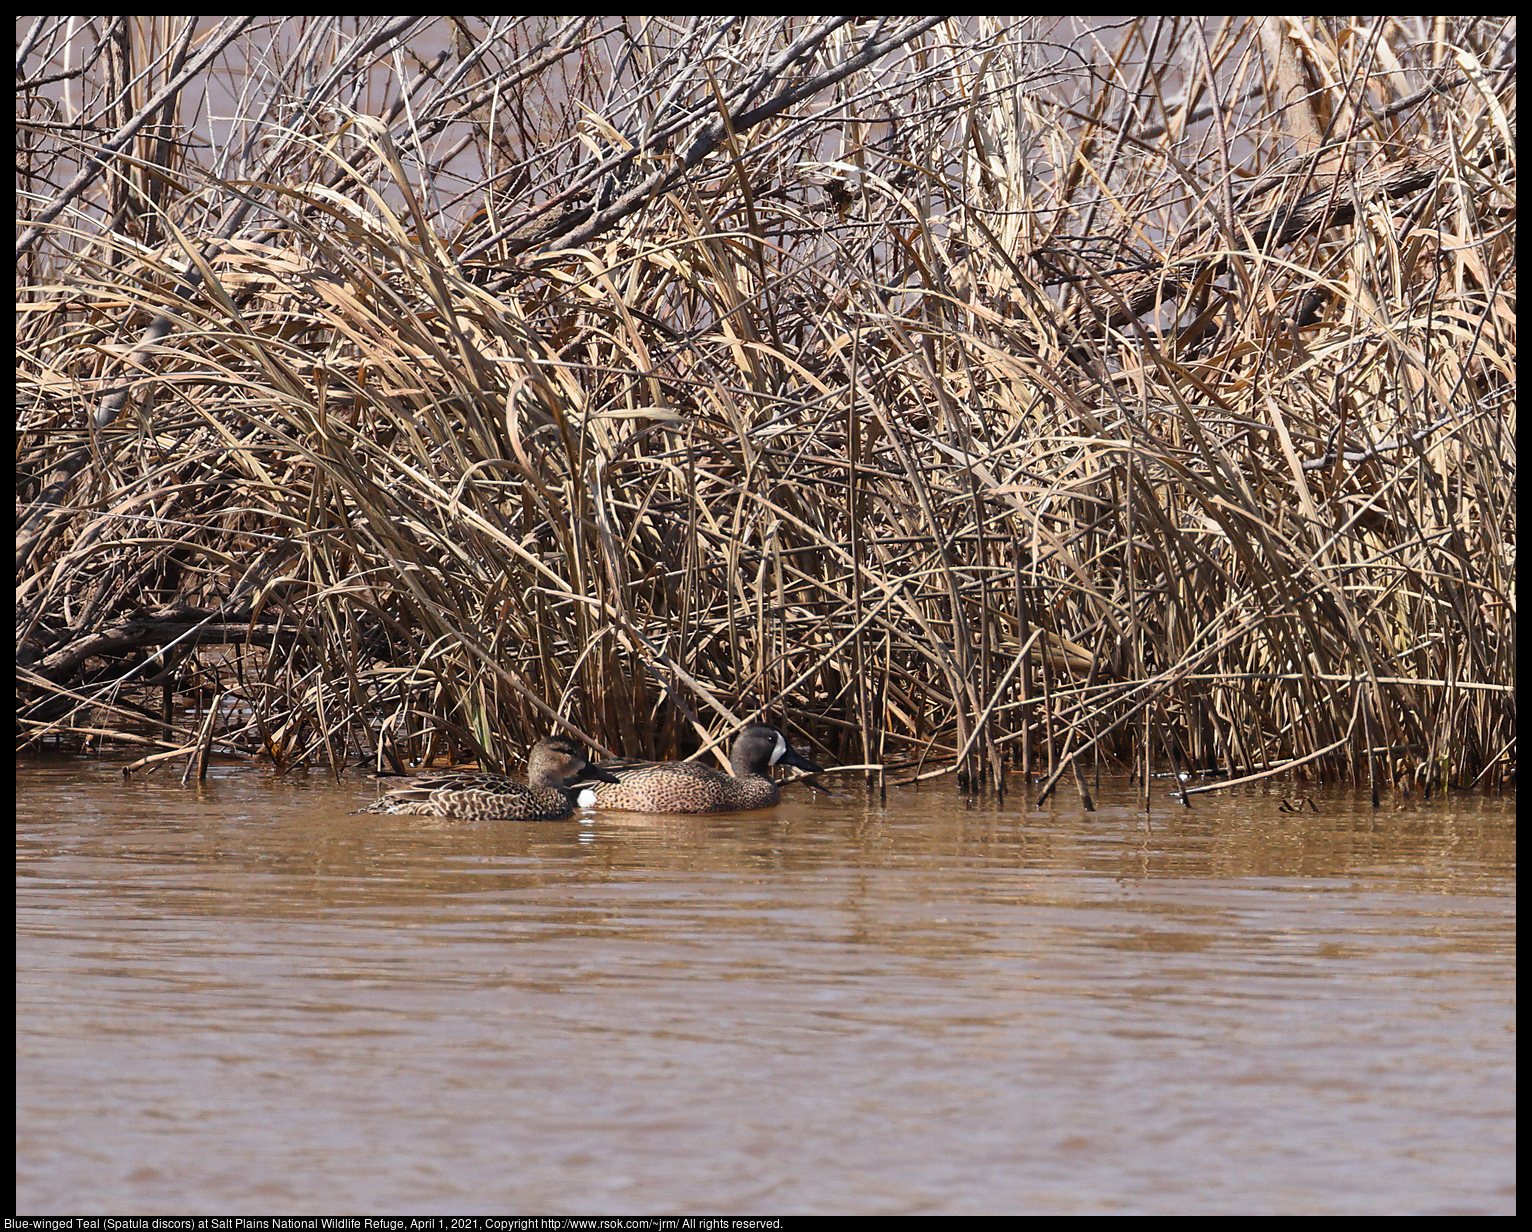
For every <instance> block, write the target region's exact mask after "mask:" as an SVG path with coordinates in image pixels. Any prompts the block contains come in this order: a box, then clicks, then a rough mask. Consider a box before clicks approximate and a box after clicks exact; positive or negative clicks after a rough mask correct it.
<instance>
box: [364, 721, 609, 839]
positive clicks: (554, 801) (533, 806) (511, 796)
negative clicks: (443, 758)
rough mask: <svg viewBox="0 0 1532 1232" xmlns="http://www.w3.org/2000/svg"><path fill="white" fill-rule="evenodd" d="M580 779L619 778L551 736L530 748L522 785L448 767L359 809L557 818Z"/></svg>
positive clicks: (469, 817) (467, 817) (475, 817)
mask: <svg viewBox="0 0 1532 1232" xmlns="http://www.w3.org/2000/svg"><path fill="white" fill-rule="evenodd" d="M581 779H601V780H603V781H605V782H608V783H616V782H617V781H618V780H617V776H616V775H614V774H608V773H607V772H606V771H604V770H602V769H600V768H599V767H597V766H593V765H591V764H590V762H588V761H587V760H586V759H585V750H584V749H582V748H581V747H580V746H579V745H578V744H576V743H574V741H572V740H566V739H564V738H563V737H562V736H552V737H550V738H548V739H547V740H539V741H538V742H537V743H536V744H534V745H533V746H532V753H531V755H530V756H529V757H528V758H527V781H526V782H525V783H518V782H517V781H516V780H515V779H508V778H506V777H505V775H503V774H482V773H479V772H478V771H467V772H454V771H450V770H449V771H445V772H444V773H441V774H426V775H421V776H420V777H419V778H412V779H408V780H406V781H405V783H404V785H403V786H400V787H396V788H394V789H393V790H392V791H390V792H389V793H388V794H387V795H386V796H384V797H383V798H382V799H381V800H377V801H375V802H374V803H372V804H369V805H368V806H367V807H366V808H364V809H361V810H359V811H360V812H363V813H415V814H417V815H420V816H424V817H459V818H462V819H463V820H464V821H559V820H561V819H562V818H565V817H568V816H569V815H570V814H572V813H573V812H574V806H575V793H574V792H573V791H571V790H569V788H568V786H567V784H569V783H575V782H579V781H580V780H581Z"/></svg>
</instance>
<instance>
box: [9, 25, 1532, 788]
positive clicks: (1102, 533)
mask: <svg viewBox="0 0 1532 1232" xmlns="http://www.w3.org/2000/svg"><path fill="white" fill-rule="evenodd" d="M79 20H80V19H69V18H51V19H40V20H39V22H38V24H37V25H36V26H35V27H33V28H32V29H30V30H28V31H25V32H23V41H22V46H21V48H20V51H21V53H22V58H21V59H20V60H19V63H21V64H22V66H23V67H22V71H21V73H20V76H21V77H22V78H23V79H24V84H23V87H22V89H21V92H20V108H21V120H20V123H21V128H20V134H21V136H20V145H21V147H22V148H21V150H20V153H19V159H20V166H21V168H22V172H21V179H20V183H21V186H22V187H21V195H20V197H19V204H20V210H21V215H22V223H23V231H22V239H21V242H20V244H19V251H20V258H19V260H20V263H19V267H18V269H19V273H18V289H17V296H18V307H19V310H20V324H19V343H18V347H19V349H18V386H19V389H18V397H19V412H18V414H19V422H20V429H21V435H20V438H19V446H18V454H17V458H18V461H17V466H18V470H17V483H18V489H19V494H20V500H21V508H20V520H19V529H18V540H17V543H18V548H17V570H18V572H17V582H18V595H19V603H18V622H19V639H18V647H19V650H18V683H19V710H18V716H19V717H18V732H19V740H20V742H21V743H22V744H23V745H25V744H35V743H37V742H39V741H45V740H58V739H69V740H79V739H82V738H90V739H99V738H103V737H108V738H119V739H130V740H131V739H137V740H141V741H143V742H144V743H146V744H149V745H151V746H153V747H158V748H164V749H181V748H183V747H184V746H186V745H188V744H189V743H191V742H193V741H194V739H195V738H196V737H197V725H198V723H199V722H200V713H199V708H200V709H201V710H205V709H206V708H207V707H209V706H211V707H213V709H214V711H215V715H214V717H215V720H216V722H214V723H209V724H208V725H207V729H206V731H205V732H204V733H203V735H204V737H205V739H206V740H209V741H212V740H216V742H217V744H218V746H219V747H223V748H225V749H237V750H244V751H246V752H261V753H264V754H265V755H268V756H270V757H272V758H274V759H276V760H277V761H278V762H279V763H281V764H292V763H294V762H299V761H306V760H314V759H319V760H323V761H327V762H328V763H330V764H332V765H335V766H337V767H339V766H340V765H341V764H343V763H344V762H345V761H346V760H347V759H353V758H356V757H357V756H359V755H360V756H365V757H368V758H371V757H373V756H375V755H377V754H378V753H379V752H382V753H383V754H385V755H397V756H398V757H400V758H405V757H410V758H425V757H435V758H442V757H455V758H478V759H480V760H482V761H485V762H487V763H490V764H511V763H514V762H515V760H516V759H517V757H518V750H519V749H521V748H523V747H525V745H526V744H527V743H529V742H530V741H531V740H532V739H535V738H536V736H537V735H539V734H542V733H543V732H545V731H547V730H548V729H550V728H552V727H556V726H562V727H564V728H565V729H567V730H569V731H570V732H572V733H574V734H576V735H578V736H580V737H581V738H583V739H585V740H587V741H588V742H590V743H591V744H592V745H594V746H595V747H596V748H597V749H599V750H603V751H620V752H622V753H624V754H628V755H634V756H642V755H660V756H670V755H676V754H683V753H686V752H689V751H691V750H693V749H695V748H696V747H697V746H698V744H699V743H701V742H707V743H713V742H716V741H719V740H727V738H728V736H729V734H730V733H731V732H732V731H734V730H736V729H737V728H738V726H739V725H741V724H743V723H745V722H748V721H750V720H752V719H755V718H757V717H760V716H765V717H767V718H768V719H770V720H773V721H778V722H781V723H783V724H784V725H786V726H787V727H788V728H789V729H790V730H791V731H793V732H795V733H802V734H803V735H804V736H806V737H808V740H809V745H810V748H811V750H812V754H813V756H814V757H815V758H816V759H817V760H820V761H821V762H825V761H827V759H828V760H829V761H838V762H842V763H858V764H861V763H877V764H882V765H884V766H887V767H889V768H890V771H892V770H894V769H895V768H898V767H903V766H909V767H911V768H912V771H913V772H929V771H931V770H938V771H948V770H951V769H956V770H957V771H958V779H959V782H960V783H961V784H962V785H963V786H965V787H967V786H972V785H975V784H977V783H978V782H980V781H985V780H988V779H989V778H990V777H991V776H996V778H998V775H999V772H1000V769H1001V767H1002V765H1003V763H1004V762H1005V761H1006V760H1007V759H1012V760H1014V762H1015V764H1016V765H1017V766H1018V768H1023V769H1025V770H1027V771H1028V772H1029V773H1032V774H1034V775H1036V776H1043V784H1044V788H1043V789H1044V792H1045V793H1046V791H1047V790H1049V789H1051V785H1052V783H1053V782H1054V781H1056V780H1057V778H1058V775H1059V774H1062V773H1065V772H1068V771H1069V770H1071V769H1072V770H1073V771H1074V772H1075V773H1076V775H1077V777H1078V775H1079V771H1080V770H1081V768H1082V767H1084V766H1085V765H1086V764H1087V761H1088V762H1089V763H1090V764H1093V765H1097V766H1103V765H1104V766H1108V767H1116V766H1121V767H1130V766H1131V767H1133V768H1134V769H1135V771H1136V772H1140V773H1146V772H1147V769H1148V767H1149V766H1151V765H1160V766H1167V765H1173V766H1176V767H1188V766H1189V767H1196V768H1217V769H1220V770H1222V771H1224V772H1226V773H1227V774H1229V775H1231V776H1233V777H1243V776H1246V775H1259V774H1264V773H1270V772H1275V771H1278V770H1282V769H1289V768H1293V767H1295V766H1296V767H1299V768H1300V769H1301V771H1302V772H1303V773H1306V774H1311V775H1314V776H1317V777H1326V776H1332V775H1346V776H1352V777H1360V778H1364V779H1370V780H1371V781H1372V783H1373V785H1374V790H1375V792H1376V790H1377V786H1378V783H1379V782H1380V781H1382V780H1384V779H1386V778H1388V777H1394V778H1395V779H1397V780H1399V781H1402V782H1404V783H1413V784H1420V785H1422V786H1426V787H1428V788H1429V787H1432V786H1437V785H1442V784H1448V783H1450V784H1455V785H1468V784H1474V783H1489V782H1497V781H1499V780H1501V779H1502V778H1504V777H1505V776H1507V775H1508V774H1509V773H1511V772H1512V770H1513V769H1514V765H1515V703H1514V662H1515V634H1514V610H1515V589H1514V568H1515V513H1514V510H1515V491H1514V475H1515V448H1514V432H1515V409H1516V402H1515V324H1516V322H1515V300H1514V292H1515V256H1514V254H1515V226H1514V217H1515V214H1514V210H1515V198H1514V194H1515V171H1514V151H1515V142H1514V123H1515V111H1514V107H1515V90H1514V86H1515V61H1514V54H1515V39H1514V30H1513V29H1510V28H1507V27H1506V26H1505V25H1504V24H1503V23H1498V22H1496V21H1495V20H1493V19H1489V18H1464V19H1448V18H1442V19H1440V20H1438V21H1436V22H1435V23H1434V24H1432V23H1431V22H1429V21H1421V22H1400V21H1391V20H1384V21H1382V22H1381V24H1379V25H1377V26H1374V27H1348V26H1345V25H1344V24H1343V23H1342V22H1341V21H1340V20H1339V19H1330V18H1324V19H1318V18H1315V19H1306V24H1304V25H1303V26H1302V27H1291V26H1288V25H1285V24H1283V23H1281V22H1280V21H1279V20H1278V19H1254V18H1238V19H1228V20H1227V21H1225V22H1223V23H1222V24H1219V23H1215V22H1211V21H1210V22H1207V23H1190V22H1189V21H1188V20H1187V19H1175V18H1138V19H1134V20H1133V21H1132V22H1131V23H1129V24H1122V25H1117V26H1113V27H1111V28H1109V29H1104V30H1100V31H1097V32H1095V33H1094V34H1087V33H1082V32H1080V31H1077V30H1075V28H1074V27H1072V26H1065V25H1056V26H1048V25H1045V24H1043V23H1041V22H1040V21H1039V20H1034V22H1033V23H1032V24H1024V25H1021V26H1008V27H1000V26H995V25H992V24H988V23H982V22H976V23H974V24H972V25H970V26H966V27H964V26H959V25H958V24H957V23H955V22H949V23H945V24H941V25H938V26H935V27H934V28H930V29H924V28H922V27H921V26H920V25H917V24H916V22H915V19H887V20H886V21H883V22H881V23H873V22H871V20H870V19H869V22H868V24H864V25H851V24H837V22H839V21H841V20H842V19H826V20H825V21H823V22H821V23H819V24H817V25H816V24H815V23H814V22H812V21H808V22H805V21H798V20H793V21H788V20H787V19H776V20H775V21H767V20H765V19H758V18H750V19H711V18H709V19H701V18H699V19H695V21H694V22H692V23H691V24H689V25H687V26H685V27H673V26H668V25H666V24H664V23H662V22H660V21H658V20H649V21H645V20H642V19H626V20H624V19H601V18H582V19H575V20H572V21H570V22H568V23H566V24H565V25H563V26H559V27H555V26H554V25H552V24H551V23H547V22H542V23H541V24H540V23H539V21H534V20H533V19H510V18H507V19H497V20H499V21H500V22H501V23H502V24H500V25H499V26H498V27H497V28H495V29H493V30H488V29H485V28H482V27H469V26H465V25H459V24H453V23H454V22H455V20H456V19H424V18H420V19H411V18H404V19H395V18H390V19H379V20H378V21H377V22H376V23H370V22H364V23H363V28H360V29H357V28H350V27H346V28H343V27H342V25H341V24H340V23H342V22H343V21H347V20H350V19H340V18H319V19H313V21H312V22H309V23H303V22H300V21H299V20H298V19H289V20H287V21H285V22H279V23H278V24H276V25H274V26H272V27H270V28H264V29H261V28H258V27H256V26H255V25H254V24H252V23H253V20H254V19H248V18H233V19H229V20H228V21H227V22H225V23H224V24H223V25H221V26H220V27H218V28H217V29H216V30H209V29H207V28H205V27H204V28H202V29H200V30H199V31H198V32H197V40H198V41H195V42H193V41H192V40H190V39H189V36H188V33H187V31H186V30H185V29H184V28H183V27H181V26H180V25H176V24H174V23H175V22H178V21H179V20H180V19H170V18H124V19H120V20H117V19H103V20H108V25H107V27H105V28H102V29H95V28H88V27H81V26H76V25H71V24H69V23H71V22H78V21H79ZM927 20H928V21H929V19H927ZM387 22H395V23H399V24H397V25H395V26H388V25H386V23H387ZM87 35H88V36H89V37H87ZM92 48H94V49H96V50H97V51H98V52H100V54H99V56H96V57H92V56H91V55H89V52H90V49H92ZM442 49H444V50H442ZM790 49H795V50H796V54H788V53H789V50H790ZM194 50H195V54H201V55H205V56H206V60H207V62H206V63H205V64H201V65H198V64H195V63H194V62H193V55H194ZM183 69H184V70H186V71H185V72H183V71H182V70H183ZM60 74H68V75H67V76H62V77H61V76H60ZM178 77H183V78H184V80H179V81H178ZM50 78H52V79H53V80H51V81H50ZM124 82H125V83H129V84H127V85H122V84H119V83H124ZM167 83H169V86H170V87H171V88H170V89H169V91H168V93H167V92H166V90H164V89H162V87H166V86H167ZM359 91H360V93H358V92H359ZM162 96H163V97H162ZM204 107H206V108H207V110H208V112H210V113H214V114H217V115H219V116H222V117H228V116H229V114H230V112H231V111H232V112H233V118H232V119H228V118H224V119H220V120H218V121H216V122H213V123H209V121H208V120H207V119H206V117H205V115H204V114H203V108H204ZM210 134H211V138H210ZM114 137H115V138H116V139H114ZM103 144H104V145H105V146H106V148H107V150H108V156H107V157H105V158H104V159H102V160H100V161H99V162H92V161H89V160H88V158H87V156H88V154H89V152H90V151H91V149H93V148H96V147H98V146H101V145H103ZM93 169H94V170H93ZM29 224H35V225H29ZM215 699H216V700H215ZM380 745H381V748H380ZM900 777H902V778H908V777H911V775H910V774H904V775H901V776H900ZM1081 785H1082V786H1083V779H1082V780H1081Z"/></svg>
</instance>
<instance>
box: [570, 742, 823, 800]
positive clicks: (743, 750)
mask: <svg viewBox="0 0 1532 1232" xmlns="http://www.w3.org/2000/svg"><path fill="white" fill-rule="evenodd" d="M776 765H783V766H797V767H798V769H800V770H808V771H811V772H817V771H822V770H823V769H824V767H823V766H816V765H815V764H814V763H813V762H811V761H810V760H809V759H808V758H807V757H800V756H799V755H798V754H797V753H794V752H793V751H792V749H791V748H789V747H788V744H787V737H786V736H784V735H783V734H782V733H781V732H779V731H778V730H777V729H776V728H775V727H767V726H766V725H765V724H763V723H752V724H751V725H750V726H749V727H747V728H745V730H744V731H742V732H740V733H739V737H738V739H736V740H735V741H734V751H733V752H732V753H731V754H730V755H729V766H730V768H731V769H732V770H733V771H734V774H733V776H732V777H731V776H729V775H727V774H725V773H724V772H723V771H722V770H717V769H714V768H713V767H712V766H704V765H702V764H701V763H700V762H695V761H629V760H626V759H623V760H617V761H604V762H601V763H600V765H599V767H598V768H599V769H601V770H604V771H606V772H607V774H610V775H614V776H616V785H615V786H611V785H609V784H611V782H612V780H611V779H609V778H607V777H606V775H603V776H602V779H601V783H600V784H599V785H597V786H595V787H582V788H580V791H579V801H580V804H581V806H582V807H585V808H589V807H591V806H592V805H594V806H595V807H596V808H612V809H630V810H632V811H633V812H635V813H735V812H741V811H743V810H745V809H758V808H766V807H767V806H769V805H772V804H775V803H777V801H779V800H780V799H781V798H782V790H781V788H779V787H778V786H777V785H776V784H775V783H773V782H772V781H771V777H770V774H769V773H768V771H769V768H770V767H771V766H776Z"/></svg>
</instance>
